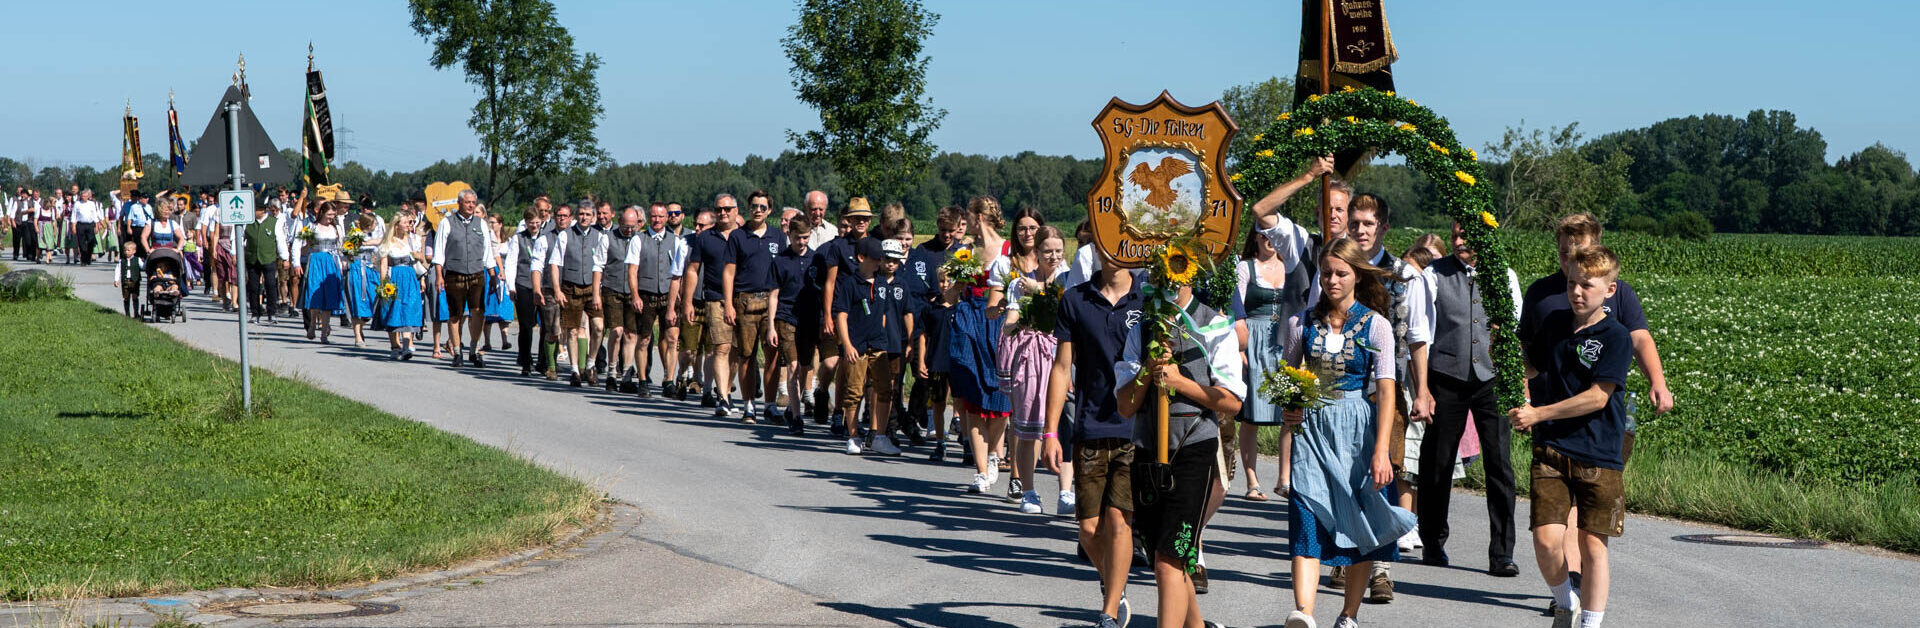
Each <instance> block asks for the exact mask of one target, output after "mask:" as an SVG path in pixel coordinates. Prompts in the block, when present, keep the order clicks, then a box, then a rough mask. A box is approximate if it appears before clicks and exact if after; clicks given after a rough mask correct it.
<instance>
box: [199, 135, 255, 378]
mask: <svg viewBox="0 0 1920 628" xmlns="http://www.w3.org/2000/svg"><path fill="white" fill-rule="evenodd" d="M226 111H227V177H228V178H229V179H230V181H231V182H232V184H233V189H234V190H236V191H238V190H244V189H246V175H245V174H242V173H241V172H240V170H241V168H240V103H238V102H229V103H227V105H226ZM223 209H224V208H222V207H215V208H214V211H216V212H218V211H222V210H223ZM248 218H252V216H248ZM246 238H247V230H246V229H234V230H233V250H234V253H235V255H234V256H233V257H234V260H233V270H234V278H235V281H234V283H235V286H234V290H235V293H236V294H237V295H239V298H238V299H237V301H239V303H238V305H239V306H240V307H241V308H245V307H246V306H247V265H246V264H245V263H242V262H241V261H240V256H241V254H242V252H244V251H246V247H247V240H246ZM214 246H219V243H218V242H216V243H215V244H214ZM207 254H208V255H209V258H208V259H212V258H211V256H212V254H213V252H212V251H208V252H207ZM234 318H237V319H239V320H240V402H241V404H242V405H244V406H245V407H246V412H247V416H253V360H252V356H251V355H249V352H248V351H247V313H246V312H244V311H242V312H240V313H239V315H237V316H235V317H234Z"/></svg>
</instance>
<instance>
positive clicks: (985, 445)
mask: <svg viewBox="0 0 1920 628" xmlns="http://www.w3.org/2000/svg"><path fill="white" fill-rule="evenodd" d="M967 209H969V210H971V211H972V212H973V216H974V219H973V222H971V223H969V224H968V225H967V227H968V229H969V231H971V235H972V237H973V243H972V245H971V246H968V247H965V248H962V249H960V250H959V251H955V252H954V254H953V258H952V259H949V260H947V265H946V266H943V267H941V272H942V273H944V274H946V275H948V276H949V277H952V278H954V280H955V281H954V282H953V284H952V285H951V286H949V287H948V289H949V290H950V291H952V293H953V297H952V300H953V301H954V306H953V333H952V335H951V336H950V338H951V340H950V342H949V345H948V356H949V358H950V363H949V369H948V371H947V381H948V383H949V384H950V385H952V387H953V396H954V398H955V399H957V400H958V401H959V405H960V420H961V423H962V425H963V427H962V429H963V430H964V432H963V433H965V434H966V436H967V442H968V444H969V449H971V450H972V454H973V467H974V475H973V483H972V485H970V486H968V487H967V490H968V492H972V493H985V492H987V491H988V490H991V489H992V488H993V485H994V483H995V482H996V481H997V478H998V477H999V475H1000V467H999V456H997V455H992V454H991V452H992V451H993V450H996V449H999V448H1000V445H996V444H994V443H995V442H996V441H1000V440H1004V439H1005V438H1006V431H1007V418H1008V417H1009V416H1011V415H1012V410H1013V404H1012V403H1011V402H1010V401H1009V400H1008V399H1007V393H1006V391H1005V390H1002V389H1001V387H1000V368H999V362H998V361H997V360H995V359H994V356H995V355H996V354H997V353H998V351H999V344H1000V324H999V323H1000V321H999V318H998V317H996V316H991V315H989V314H988V308H987V299H988V297H987V294H988V293H989V292H992V288H991V287H990V286H989V285H988V282H989V279H988V272H987V269H988V268H991V267H992V266H993V264H994V263H995V262H996V261H997V260H998V259H1000V257H1001V256H1002V252H1003V251H1002V248H1003V246H1004V245H1005V242H1006V238H1003V237H1001V236H1000V227H1001V226H1002V225H1004V224H1005V220H1004V219H1002V218H1001V217H1000V202H999V201H996V200H994V199H993V197H991V196H976V197H974V198H973V200H972V201H971V202H969V203H968V204H967ZM1001 451H1002V452H1004V450H1001Z"/></svg>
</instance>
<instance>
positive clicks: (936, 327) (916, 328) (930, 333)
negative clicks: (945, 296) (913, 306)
mask: <svg viewBox="0 0 1920 628" xmlns="http://www.w3.org/2000/svg"><path fill="white" fill-rule="evenodd" d="M913 332H914V333H915V334H924V335H925V336H926V339H927V357H926V360H927V372H928V373H929V374H938V375H946V374H947V370H948V369H950V368H952V363H953V359H952V357H951V356H950V355H949V354H948V353H947V351H948V350H949V348H948V346H947V342H948V338H951V337H952V336H953V307H951V306H948V305H947V304H945V303H941V302H939V301H934V302H931V303H927V304H924V305H922V306H921V307H920V312H919V313H915V314H914V315H913Z"/></svg>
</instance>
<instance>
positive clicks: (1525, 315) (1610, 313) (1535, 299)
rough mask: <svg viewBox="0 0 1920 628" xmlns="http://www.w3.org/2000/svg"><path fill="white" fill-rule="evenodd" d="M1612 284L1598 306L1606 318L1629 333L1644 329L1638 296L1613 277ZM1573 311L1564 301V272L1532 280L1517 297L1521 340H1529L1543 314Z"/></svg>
mask: <svg viewBox="0 0 1920 628" xmlns="http://www.w3.org/2000/svg"><path fill="white" fill-rule="evenodd" d="M1613 285H1614V286H1615V288H1616V289H1615V290H1614V291H1613V296H1612V297H1610V298H1608V299H1607V302H1606V303H1602V304H1600V309H1603V310H1606V312H1607V318H1611V319H1614V320H1615V321H1617V322H1619V323H1620V326H1622V327H1625V328H1627V331H1629V332H1635V331H1642V330H1645V329H1647V314H1646V312H1645V311H1643V310H1641V309H1640V295H1639V294H1638V293H1635V292H1634V291H1633V286H1631V285H1628V284H1627V282H1625V281H1621V280H1615V281H1614V282H1613ZM1572 311H1573V303H1572V302H1571V301H1568V300H1567V275H1566V273H1562V272H1559V271H1554V273H1553V274H1551V275H1547V276H1545V277H1541V278H1540V279H1539V280H1537V281H1534V282H1533V283H1532V284H1531V285H1528V286H1527V291H1526V293H1525V296H1523V297H1521V299H1520V332H1519V334H1520V341H1521V342H1531V341H1532V340H1533V336H1534V335H1535V334H1536V333H1538V332H1539V330H1540V326H1541V321H1542V320H1544V319H1545V318H1546V317H1548V316H1554V315H1557V314H1559V313H1562V312H1572Z"/></svg>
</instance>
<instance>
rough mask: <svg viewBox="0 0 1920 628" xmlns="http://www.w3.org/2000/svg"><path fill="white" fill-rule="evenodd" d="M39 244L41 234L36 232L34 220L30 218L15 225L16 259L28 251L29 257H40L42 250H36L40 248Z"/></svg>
mask: <svg viewBox="0 0 1920 628" xmlns="http://www.w3.org/2000/svg"><path fill="white" fill-rule="evenodd" d="M39 246H40V234H38V233H34V231H33V221H31V220H29V221H26V222H22V223H18V224H15V225H14V226H13V258H14V259H20V254H21V253H22V252H24V253H26V255H27V259H39V258H40V252H39V251H37V250H35V249H37V248H39Z"/></svg>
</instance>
